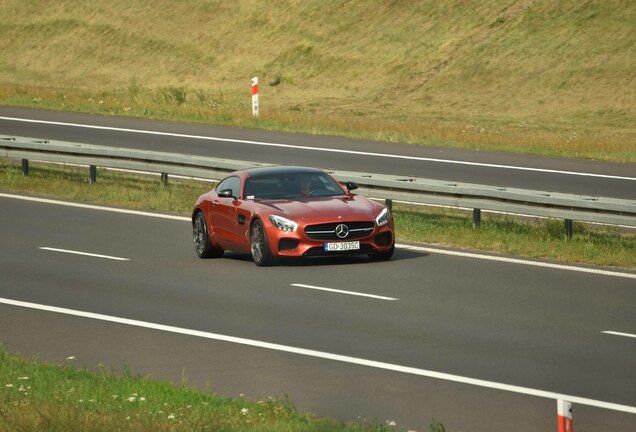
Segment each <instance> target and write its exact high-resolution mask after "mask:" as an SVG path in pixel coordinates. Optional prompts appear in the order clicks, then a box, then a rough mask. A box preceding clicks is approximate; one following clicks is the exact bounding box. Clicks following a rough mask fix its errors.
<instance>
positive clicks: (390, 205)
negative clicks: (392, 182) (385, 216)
mask: <svg viewBox="0 0 636 432" xmlns="http://www.w3.org/2000/svg"><path fill="white" fill-rule="evenodd" d="M384 205H386V206H387V208H388V209H389V210H393V200H392V199H388V198H387V199H385V200H384Z"/></svg>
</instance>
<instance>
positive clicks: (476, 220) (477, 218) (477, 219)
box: [473, 208, 481, 229]
mask: <svg viewBox="0 0 636 432" xmlns="http://www.w3.org/2000/svg"><path fill="white" fill-rule="evenodd" d="M480 225H481V209H477V208H476V209H473V229H477V228H479V226H480Z"/></svg>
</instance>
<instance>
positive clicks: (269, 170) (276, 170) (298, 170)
mask: <svg viewBox="0 0 636 432" xmlns="http://www.w3.org/2000/svg"><path fill="white" fill-rule="evenodd" d="M245 172H246V173H247V174H248V175H249V176H250V177H260V176H268V175H272V174H303V173H322V172H323V171H322V170H320V169H318V168H310V167H302V166H284V165H274V166H264V167H257V168H249V169H246V170H245Z"/></svg>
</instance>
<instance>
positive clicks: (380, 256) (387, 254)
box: [369, 243, 395, 261]
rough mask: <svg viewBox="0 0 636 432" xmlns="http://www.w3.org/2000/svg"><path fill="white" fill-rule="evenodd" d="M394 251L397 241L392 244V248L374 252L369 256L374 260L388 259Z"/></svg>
mask: <svg viewBox="0 0 636 432" xmlns="http://www.w3.org/2000/svg"><path fill="white" fill-rule="evenodd" d="M394 251H395V243H393V244H392V245H391V249H389V250H386V251H383V252H378V253H374V254H369V258H371V260H372V261H388V260H390V259H391V257H392V256H393V252H394Z"/></svg>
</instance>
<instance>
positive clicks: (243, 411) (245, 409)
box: [241, 408, 250, 415]
mask: <svg viewBox="0 0 636 432" xmlns="http://www.w3.org/2000/svg"><path fill="white" fill-rule="evenodd" d="M249 411H250V410H248V409H247V408H243V409H242V410H241V414H243V415H247V413H248V412H249Z"/></svg>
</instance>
